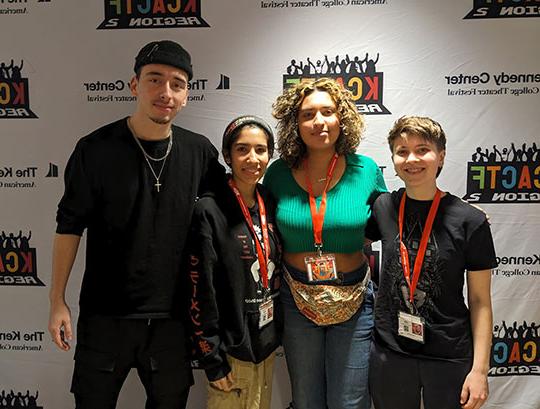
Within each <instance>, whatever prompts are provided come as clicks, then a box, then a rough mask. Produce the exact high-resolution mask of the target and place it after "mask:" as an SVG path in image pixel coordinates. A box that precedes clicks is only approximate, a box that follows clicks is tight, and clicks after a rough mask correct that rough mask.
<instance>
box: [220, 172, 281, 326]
mask: <svg viewBox="0 0 540 409" xmlns="http://www.w3.org/2000/svg"><path fill="white" fill-rule="evenodd" d="M228 183H229V186H230V188H231V189H232V191H233V192H234V195H235V196H236V200H237V201H238V204H239V205H240V209H242V214H243V215H244V219H245V221H246V224H247V225H248V227H249V231H250V232H251V236H252V237H253V242H254V243H255V250H256V253H257V259H258V261H259V274H260V277H261V282H262V285H263V292H264V297H263V301H262V302H261V303H260V304H259V329H260V328H262V327H264V326H266V325H268V324H270V323H271V322H272V321H273V320H274V300H273V299H272V294H271V291H270V286H269V283H268V278H269V273H268V264H269V260H270V238H269V236H268V223H267V220H266V207H265V205H264V201H263V199H262V197H261V195H260V193H259V192H258V191H256V193H257V202H258V204H259V217H260V220H261V231H262V237H263V240H262V243H261V241H260V240H259V237H258V236H257V233H256V232H255V227H254V225H253V219H252V218H251V214H250V213H249V209H248V207H247V205H246V203H245V202H244V199H243V198H242V195H241V194H240V191H239V190H238V188H237V187H236V183H234V180H233V179H232V178H230V179H229V181H228ZM263 246H264V247H263Z"/></svg>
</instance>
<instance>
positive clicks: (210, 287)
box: [187, 198, 231, 381]
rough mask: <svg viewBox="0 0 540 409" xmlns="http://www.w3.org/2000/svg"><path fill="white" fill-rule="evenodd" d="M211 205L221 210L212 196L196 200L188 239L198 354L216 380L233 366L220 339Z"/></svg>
mask: <svg viewBox="0 0 540 409" xmlns="http://www.w3.org/2000/svg"><path fill="white" fill-rule="evenodd" d="M209 206H211V207H215V210H218V209H217V206H216V205H215V202H214V201H213V199H211V198H202V199H201V200H199V201H198V202H197V203H196V205H195V211H194V214H193V219H192V224H191V230H190V236H189V239H188V242H187V243H188V246H189V252H188V254H189V282H190V287H191V294H190V298H191V301H190V303H189V304H190V307H189V315H190V318H191V319H190V321H191V329H192V339H193V342H194V349H195V357H196V359H198V360H199V363H200V366H201V367H202V368H203V369H204V370H205V372H206V376H207V378H208V380H210V381H215V380H218V379H221V378H223V377H225V376H226V375H227V374H228V373H229V372H230V371H231V368H230V366H229V363H228V362H227V356H226V353H225V347H224V345H223V343H222V342H221V339H220V328H219V311H218V305H217V300H216V290H215V287H214V277H215V275H216V268H219V263H218V258H217V255H216V251H215V249H214V243H213V237H214V228H216V226H215V218H214V217H213V215H212V212H211V211H209V209H208V207H209ZM214 214H215V213H214Z"/></svg>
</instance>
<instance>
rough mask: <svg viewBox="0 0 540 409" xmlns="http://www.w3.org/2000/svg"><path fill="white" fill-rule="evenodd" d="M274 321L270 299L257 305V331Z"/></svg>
mask: <svg viewBox="0 0 540 409" xmlns="http://www.w3.org/2000/svg"><path fill="white" fill-rule="evenodd" d="M273 320H274V300H272V299H271V298H270V299H268V300H266V301H263V302H262V303H261V304H260V305H259V329H260V328H262V327H264V326H265V325H268V324H269V323H271V322H272V321H273Z"/></svg>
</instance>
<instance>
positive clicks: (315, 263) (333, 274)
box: [304, 254, 337, 281]
mask: <svg viewBox="0 0 540 409" xmlns="http://www.w3.org/2000/svg"><path fill="white" fill-rule="evenodd" d="M304 263H306V271H307V275H308V280H309V281H331V280H335V279H337V269H336V257H335V256H334V255H333V254H323V255H320V256H315V257H312V256H309V257H305V258H304Z"/></svg>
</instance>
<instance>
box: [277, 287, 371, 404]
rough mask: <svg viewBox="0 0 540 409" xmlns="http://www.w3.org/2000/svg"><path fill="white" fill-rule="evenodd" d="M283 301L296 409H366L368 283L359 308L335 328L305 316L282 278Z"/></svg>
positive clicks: (368, 329) (368, 346)
mask: <svg viewBox="0 0 540 409" xmlns="http://www.w3.org/2000/svg"><path fill="white" fill-rule="evenodd" d="M281 302H282V305H283V312H284V320H285V322H284V324H285V328H284V332H283V348H284V349H285V357H286V359H287V367H288V370H289V375H290V378H291V388H292V397H293V404H294V409H369V408H370V404H371V401H370V396H369V390H368V369H369V353H370V344H371V331H372V329H373V285H372V283H371V282H370V283H369V285H368V289H367V292H366V295H365V298H364V303H363V304H362V306H361V307H360V308H359V310H358V311H357V312H356V313H355V314H354V315H353V316H352V317H351V318H350V319H349V320H348V321H345V322H342V323H339V324H334V325H329V326H318V325H316V324H315V323H313V322H312V321H310V320H309V319H308V318H306V317H304V315H302V313H301V312H300V311H299V310H298V308H297V307H296V304H295V303H294V299H293V297H292V294H291V290H290V289H289V286H288V285H287V282H286V281H285V280H283V281H282V285H281Z"/></svg>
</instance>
